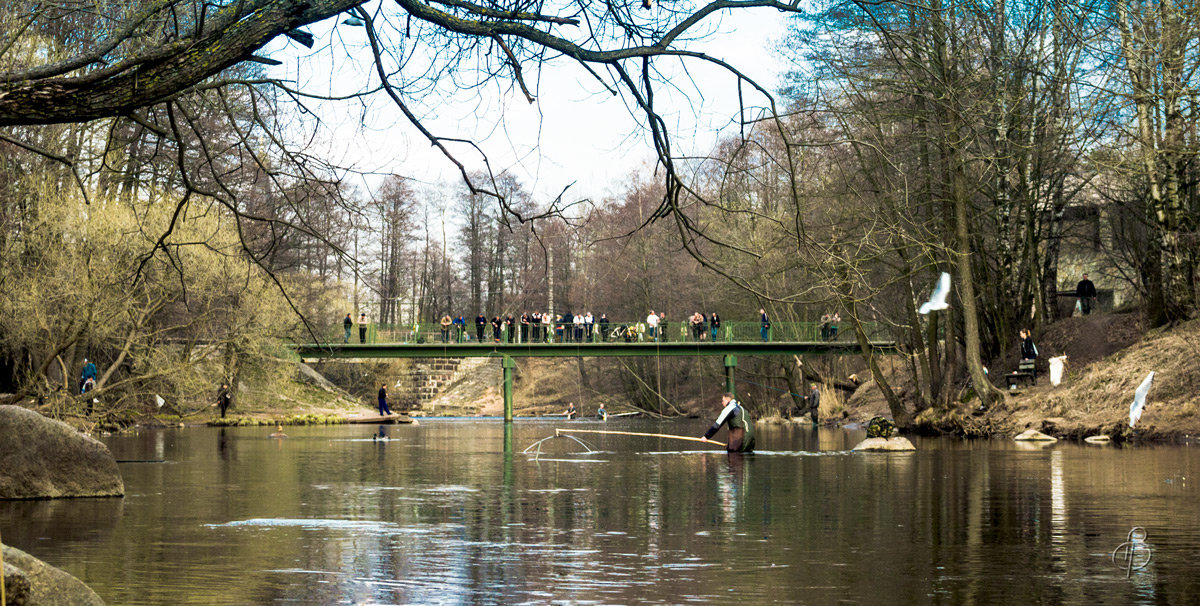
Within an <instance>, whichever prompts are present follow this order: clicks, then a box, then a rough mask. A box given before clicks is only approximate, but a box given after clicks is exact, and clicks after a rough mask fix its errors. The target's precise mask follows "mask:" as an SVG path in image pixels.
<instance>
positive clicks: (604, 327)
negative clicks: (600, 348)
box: [596, 314, 608, 341]
mask: <svg viewBox="0 0 1200 606" xmlns="http://www.w3.org/2000/svg"><path fill="white" fill-rule="evenodd" d="M596 323H597V324H599V325H600V340H601V341H603V340H604V339H607V338H608V315H607V314H600V319H599V320H597V321H596Z"/></svg>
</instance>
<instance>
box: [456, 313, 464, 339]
mask: <svg viewBox="0 0 1200 606" xmlns="http://www.w3.org/2000/svg"><path fill="white" fill-rule="evenodd" d="M466 332H467V319H466V318H464V317H462V316H461V315H460V316H458V317H456V318H454V342H455V343H462V342H463V341H465V340H466Z"/></svg>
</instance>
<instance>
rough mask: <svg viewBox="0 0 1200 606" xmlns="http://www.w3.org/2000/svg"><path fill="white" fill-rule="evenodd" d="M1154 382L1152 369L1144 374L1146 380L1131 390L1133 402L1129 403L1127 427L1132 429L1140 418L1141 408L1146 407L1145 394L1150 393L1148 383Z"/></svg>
mask: <svg viewBox="0 0 1200 606" xmlns="http://www.w3.org/2000/svg"><path fill="white" fill-rule="evenodd" d="M1153 382H1154V371H1153V370H1152V371H1150V374H1148V375H1146V380H1145V381H1142V384H1141V385H1138V388H1137V390H1136V391H1134V392H1133V404H1130V405H1129V428H1130V429H1132V428H1133V426H1134V424H1136V423H1137V422H1138V420H1139V419H1141V418H1142V410H1144V409H1145V408H1146V394H1148V393H1150V384H1151V383H1153Z"/></svg>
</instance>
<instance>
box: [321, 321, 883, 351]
mask: <svg viewBox="0 0 1200 606" xmlns="http://www.w3.org/2000/svg"><path fill="white" fill-rule="evenodd" d="M359 328H360V325H358V324H355V325H354V326H353V327H352V328H351V330H350V335H349V337H348V338H347V337H346V336H345V334H344V333H343V331H342V330H340V329H331V330H329V331H328V332H326V333H325V334H322V335H318V336H320V337H322V338H323V339H324V341H323V342H325V343H333V344H336V343H342V342H343V341H345V342H347V343H349V344H351V345H353V344H358V343H360V342H361V343H366V344H386V343H397V344H424V345H431V346H432V345H440V344H442V343H443V342H447V343H477V344H480V345H490V344H493V343H497V342H501V343H559V344H564V345H586V344H588V343H601V342H608V343H613V342H625V343H653V342H694V343H697V344H704V343H757V342H764V341H766V342H804V343H816V342H853V341H854V340H855V336H854V331H853V329H852V327H851V326H850V325H849V324H848V323H845V322H841V323H822V322H772V323H771V324H770V325H769V326H768V327H763V325H762V324H760V323H759V322H730V321H722V322H721V324H720V326H718V327H717V328H716V329H715V330H714V329H713V327H712V326H711V325H709V324H708V323H705V324H702V325H700V326H692V325H691V324H690V323H689V322H678V321H674V322H663V323H661V324H660V325H659V326H658V327H657V328H652V327H650V326H648V325H647V324H646V323H645V322H644V321H643V322H611V321H610V322H608V323H607V324H593V325H592V326H591V327H590V328H589V327H587V326H576V325H574V324H563V323H556V324H540V325H522V324H521V323H520V321H517V322H516V323H514V324H513V325H512V326H511V327H510V326H509V325H501V327H500V330H499V331H498V332H497V331H496V330H495V329H494V327H493V326H492V325H491V324H490V323H489V324H487V325H485V326H484V327H483V330H482V335H483V338H482V339H480V338H479V334H480V331H479V330H478V329H477V327H476V326H475V325H474V324H473V323H472V324H468V325H467V326H465V327H461V326H459V325H452V326H451V327H450V328H449V329H448V330H447V331H446V332H445V335H443V332H442V326H441V325H440V324H438V323H425V322H421V323H416V324H374V323H372V324H368V325H367V327H366V328H367V330H366V335H365V336H364V337H363V338H362V339H361V341H360V338H359V337H360V331H359ZM863 328H864V330H865V331H866V333H867V338H868V339H869V340H872V341H878V340H887V339H889V338H890V335H889V334H888V332H887V328H886V326H884V325H882V324H877V323H874V322H867V323H864V324H863ZM443 338H444V339H445V340H444V341H443Z"/></svg>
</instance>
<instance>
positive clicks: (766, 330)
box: [758, 309, 771, 343]
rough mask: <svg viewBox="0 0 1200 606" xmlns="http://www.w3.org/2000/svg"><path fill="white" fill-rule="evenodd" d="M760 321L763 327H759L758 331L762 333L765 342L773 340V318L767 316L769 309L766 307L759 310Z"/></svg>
mask: <svg viewBox="0 0 1200 606" xmlns="http://www.w3.org/2000/svg"><path fill="white" fill-rule="evenodd" d="M758 322H759V324H760V325H761V328H760V329H759V331H758V332H759V334H760V335H762V340H763V342H764V343H765V342H767V341H770V340H771V318H768V317H767V310H765V309H760V310H758Z"/></svg>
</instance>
